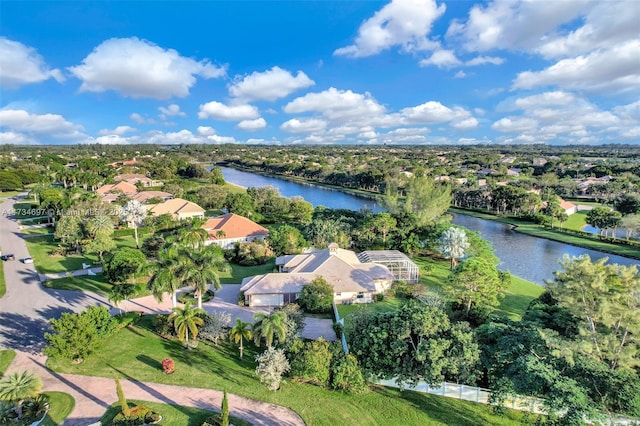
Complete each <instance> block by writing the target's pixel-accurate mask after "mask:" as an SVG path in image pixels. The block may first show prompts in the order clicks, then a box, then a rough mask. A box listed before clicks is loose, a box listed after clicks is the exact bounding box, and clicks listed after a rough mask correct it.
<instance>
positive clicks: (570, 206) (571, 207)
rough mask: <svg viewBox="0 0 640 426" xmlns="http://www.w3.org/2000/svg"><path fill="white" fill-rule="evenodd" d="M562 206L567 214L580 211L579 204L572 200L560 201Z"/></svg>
mask: <svg viewBox="0 0 640 426" xmlns="http://www.w3.org/2000/svg"><path fill="white" fill-rule="evenodd" d="M560 207H562V209H564V212H565V213H566V214H567V216H571V215H572V214H574V213H576V212H577V211H578V206H577V205H576V204H574V203H572V202H571V201H565V200H562V201H560Z"/></svg>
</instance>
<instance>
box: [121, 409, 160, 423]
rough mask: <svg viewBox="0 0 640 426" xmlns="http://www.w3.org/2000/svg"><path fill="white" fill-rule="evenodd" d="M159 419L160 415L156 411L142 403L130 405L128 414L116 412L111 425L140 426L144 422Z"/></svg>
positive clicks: (154, 421) (153, 421)
mask: <svg viewBox="0 0 640 426" xmlns="http://www.w3.org/2000/svg"><path fill="white" fill-rule="evenodd" d="M160 420H161V416H160V414H158V413H155V412H153V411H151V410H150V409H149V408H148V407H145V406H144V405H136V406H135V407H131V408H130V410H129V415H128V416H125V415H124V414H122V413H118V414H117V415H116V416H115V417H114V418H113V421H112V422H111V425H112V426H141V425H145V424H154V423H157V422H159V421H160Z"/></svg>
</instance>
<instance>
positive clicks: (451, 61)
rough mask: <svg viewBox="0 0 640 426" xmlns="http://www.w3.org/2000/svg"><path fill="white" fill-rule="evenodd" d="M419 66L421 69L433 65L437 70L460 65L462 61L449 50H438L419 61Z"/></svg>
mask: <svg viewBox="0 0 640 426" xmlns="http://www.w3.org/2000/svg"><path fill="white" fill-rule="evenodd" d="M419 64H420V66H421V67H426V66H429V65H435V66H437V67H438V68H451V67H456V66H459V65H462V61H460V59H458V58H457V57H456V55H455V53H453V51H451V50H438V51H435V52H433V54H432V55H431V57H430V58H428V59H423V60H421V61H420V62H419Z"/></svg>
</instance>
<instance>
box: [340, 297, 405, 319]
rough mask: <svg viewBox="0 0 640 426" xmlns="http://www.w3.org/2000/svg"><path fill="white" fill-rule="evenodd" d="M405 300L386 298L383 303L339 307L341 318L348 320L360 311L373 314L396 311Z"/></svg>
mask: <svg viewBox="0 0 640 426" xmlns="http://www.w3.org/2000/svg"><path fill="white" fill-rule="evenodd" d="M402 302H403V300H402V299H398V298H395V297H385V299H384V300H383V301H382V302H375V303H363V304H354V305H337V308H338V314H340V318H346V317H347V316H349V315H351V314H352V313H354V312H356V311H360V310H366V311H369V312H372V313H376V314H377V313H379V312H389V311H395V310H396V309H398V308H399V307H400V305H401V304H402Z"/></svg>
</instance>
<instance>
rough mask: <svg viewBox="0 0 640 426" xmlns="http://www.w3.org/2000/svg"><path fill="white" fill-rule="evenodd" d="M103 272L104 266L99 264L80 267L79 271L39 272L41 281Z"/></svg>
mask: <svg viewBox="0 0 640 426" xmlns="http://www.w3.org/2000/svg"><path fill="white" fill-rule="evenodd" d="M101 272H102V266H97V267H95V268H87V269H78V270H77V271H67V272H54V273H51V274H38V277H39V278H40V282H43V281H48V280H57V279H60V278H66V277H80V276H83V275H96V274H99V273H101Z"/></svg>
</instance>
